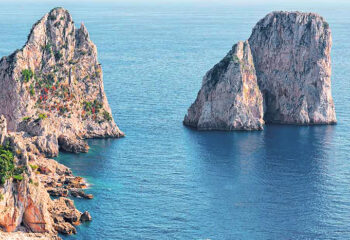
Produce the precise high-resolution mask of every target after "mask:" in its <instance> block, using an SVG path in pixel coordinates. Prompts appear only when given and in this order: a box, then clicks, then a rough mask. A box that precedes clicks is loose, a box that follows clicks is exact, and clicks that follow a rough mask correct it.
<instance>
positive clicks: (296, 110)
mask: <svg viewBox="0 0 350 240" xmlns="http://www.w3.org/2000/svg"><path fill="white" fill-rule="evenodd" d="M249 43H250V45H251V49H252V54H253V58H254V64H255V68H256V71H257V78H258V84H259V87H260V90H261V91H262V93H263V95H264V104H265V109H264V111H265V116H264V119H265V121H266V122H272V123H287V124H328V123H335V122H336V116H335V108H334V103H333V98H332V94H331V56H330V52H331V46H332V37H331V30H330V27H329V25H328V23H327V22H326V21H325V20H324V19H323V18H322V17H321V16H319V15H318V14H315V13H301V12H272V13H270V14H268V15H267V16H266V17H264V18H263V19H262V20H260V21H259V22H258V23H257V24H256V26H255V27H254V29H253V32H252V34H251V36H250V38H249Z"/></svg>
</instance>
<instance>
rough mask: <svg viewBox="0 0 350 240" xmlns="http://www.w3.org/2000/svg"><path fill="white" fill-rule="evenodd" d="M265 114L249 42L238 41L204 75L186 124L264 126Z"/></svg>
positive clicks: (229, 127)
mask: <svg viewBox="0 0 350 240" xmlns="http://www.w3.org/2000/svg"><path fill="white" fill-rule="evenodd" d="M262 117H263V108H262V96H261V93H260V91H259V88H258V84H257V80H256V75H255V69H254V64H253V58H252V55H251V51H250V47H249V43H248V41H245V42H238V43H237V44H235V45H234V46H233V48H232V50H231V51H230V52H229V53H228V54H227V55H226V57H224V59H222V60H221V61H220V62H219V63H218V64H216V65H215V66H214V67H213V68H212V69H211V70H210V71H209V72H208V73H207V74H206V75H205V77H204V78H203V83H202V88H201V90H200V91H199V93H198V96H197V99H196V101H195V102H194V103H193V104H192V106H191V107H190V108H189V110H188V114H187V115H186V116H185V119H184V124H186V125H189V126H192V127H195V128H197V129H200V130H214V129H215V130H233V129H236V130H261V129H262V128H263V124H264V121H263V118H262Z"/></svg>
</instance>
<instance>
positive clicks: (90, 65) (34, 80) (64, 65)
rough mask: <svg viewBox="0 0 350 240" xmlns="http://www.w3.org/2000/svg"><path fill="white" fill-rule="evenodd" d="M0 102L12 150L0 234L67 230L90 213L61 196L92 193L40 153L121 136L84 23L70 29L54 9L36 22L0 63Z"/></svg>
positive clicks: (3, 140)
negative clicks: (16, 48) (88, 140)
mask: <svg viewBox="0 0 350 240" xmlns="http://www.w3.org/2000/svg"><path fill="white" fill-rule="evenodd" d="M0 103H1V104H0V145H2V146H6V147H5V148H6V151H11V152H12V153H13V155H14V157H13V161H12V162H13V164H14V167H15V170H14V172H15V171H16V173H14V172H13V173H11V174H12V175H8V176H7V175H6V176H7V177H6V178H3V179H2V180H3V181H4V184H1V183H0V238H1V239H2V238H5V237H6V238H7V239H59V237H57V233H58V232H60V233H64V234H73V233H75V232H76V229H75V226H76V225H78V224H80V222H81V221H90V220H91V216H90V214H89V213H88V212H84V214H82V213H81V212H80V211H78V210H77V209H76V208H75V207H74V202H73V201H72V200H70V199H68V198H65V197H68V196H71V197H80V198H88V199H92V198H93V196H92V194H87V193H85V192H84V191H83V190H82V189H83V188H86V187H87V184H86V183H85V181H84V179H83V178H81V177H75V176H73V174H72V172H71V170H70V169H69V168H67V167H65V166H63V165H61V164H59V163H57V162H56V161H54V160H52V159H48V158H47V157H53V156H57V154H58V152H59V149H62V150H65V151H70V152H87V151H88V149H89V146H88V145H87V143H86V142H85V141H84V139H86V138H93V137H122V136H123V133H122V132H121V131H120V130H119V128H118V127H117V125H116V124H115V122H114V120H113V117H112V114H111V109H110V107H109V105H108V102H107V98H106V95H105V93H104V89H103V81H102V69H101V66H100V64H99V63H98V61H97V50H96V46H95V45H94V44H93V43H92V42H91V40H90V39H89V34H88V32H87V30H86V28H85V26H84V25H81V27H80V28H79V29H76V28H75V26H74V23H73V21H72V18H71V16H70V14H69V13H68V11H66V10H64V9H62V8H55V9H53V10H52V11H51V12H50V13H48V14H46V15H45V16H44V17H43V18H42V19H41V20H39V21H38V22H37V23H36V24H35V25H34V26H33V28H32V30H31V32H30V34H29V36H28V40H27V42H26V44H25V45H24V47H23V48H22V49H21V50H17V51H16V52H14V53H13V54H12V55H10V56H8V57H3V58H2V59H1V60H0ZM5 148H4V149H5ZM0 157H1V158H3V156H0ZM2 160H3V159H2ZM6 161H7V160H6ZM2 162H4V161H2ZM2 174H3V173H2ZM2 176H4V175H2ZM50 195H52V196H55V197H60V198H59V199H56V200H52V199H51V198H50ZM9 232H11V234H9ZM33 233H35V234H33Z"/></svg>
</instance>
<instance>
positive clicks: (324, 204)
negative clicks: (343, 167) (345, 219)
mask: <svg viewBox="0 0 350 240" xmlns="http://www.w3.org/2000/svg"><path fill="white" fill-rule="evenodd" d="M335 127H336V126H310V127H297V126H280V125H271V126H266V127H265V131H263V132H198V131H195V130H190V129H186V134H185V137H186V143H187V144H189V145H190V146H189V148H191V149H193V150H195V153H194V154H196V156H195V159H197V161H196V163H195V165H196V166H195V167H196V168H197V169H199V174H200V180H199V181H200V182H202V187H203V189H205V191H206V192H207V194H208V196H209V199H210V209H209V210H208V214H207V215H206V216H205V217H208V218H210V217H213V216H214V215H218V214H219V215H220V216H222V219H223V220H222V221H223V223H222V224H229V225H230V226H233V228H237V229H239V228H241V230H242V229H246V228H247V226H250V229H255V231H256V233H260V236H261V234H263V233H264V232H265V233H266V234H267V232H266V229H269V231H268V232H269V233H268V234H269V235H267V237H268V236H269V237H271V238H292V237H293V234H294V233H295V231H297V232H299V233H301V234H302V235H303V234H304V236H310V234H311V235H312V234H313V233H314V232H316V231H314V229H315V227H321V226H322V224H323V223H322V222H320V220H319V219H320V215H321V216H323V217H324V218H327V214H329V206H330V205H331V201H332V200H331V198H330V197H329V195H328V193H327V192H325V189H324V186H326V182H327V181H328V182H329V180H330V179H329V178H330V176H329V169H328V167H329V163H331V162H332V159H331V157H330V149H331V146H330V144H331V142H332V138H333V133H334V130H335ZM315 203H317V204H315ZM219 206H220V207H219ZM305 206H306V208H305ZM305 209H307V210H305ZM251 219H261V221H254V223H252V222H251ZM267 220H268V221H267ZM208 221H209V220H208ZM265 222H267V223H269V225H268V226H267V225H265ZM271 222H273V224H272V225H270V224H271ZM300 223H304V224H300ZM252 224H253V225H252ZM254 224H255V225H254ZM281 229H285V230H286V231H285V232H281ZM250 237H253V236H250Z"/></svg>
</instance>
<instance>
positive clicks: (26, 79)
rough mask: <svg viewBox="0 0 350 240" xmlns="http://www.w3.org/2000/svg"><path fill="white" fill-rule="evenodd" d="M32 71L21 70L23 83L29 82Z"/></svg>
mask: <svg viewBox="0 0 350 240" xmlns="http://www.w3.org/2000/svg"><path fill="white" fill-rule="evenodd" d="M33 75H34V74H33V72H32V70H30V69H23V70H22V78H23V81H24V82H25V83H27V82H29V80H30V79H32V77H33Z"/></svg>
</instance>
